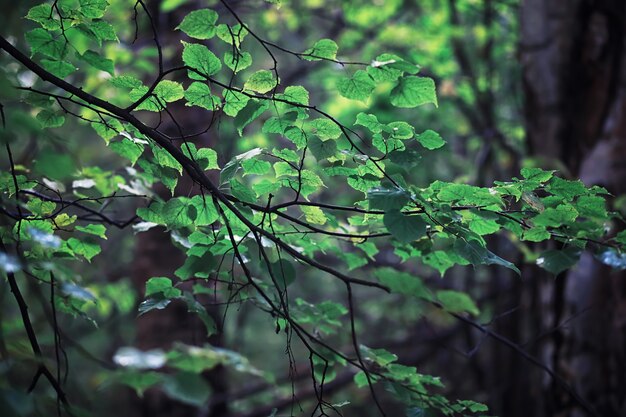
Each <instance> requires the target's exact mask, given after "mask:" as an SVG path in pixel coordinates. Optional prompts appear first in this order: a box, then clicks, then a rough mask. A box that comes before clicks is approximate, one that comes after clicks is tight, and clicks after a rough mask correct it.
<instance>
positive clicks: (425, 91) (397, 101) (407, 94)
mask: <svg viewBox="0 0 626 417" xmlns="http://www.w3.org/2000/svg"><path fill="white" fill-rule="evenodd" d="M390 98H391V104H393V105H394V106H396V107H403V108H411V107H417V106H421V105H423V104H426V103H433V104H434V105H435V106H437V105H438V103H437V95H436V93H435V82H434V81H433V80H432V78H428V77H415V76H407V77H402V78H400V80H399V81H398V83H397V84H396V86H395V87H394V88H393V90H391V96H390Z"/></svg>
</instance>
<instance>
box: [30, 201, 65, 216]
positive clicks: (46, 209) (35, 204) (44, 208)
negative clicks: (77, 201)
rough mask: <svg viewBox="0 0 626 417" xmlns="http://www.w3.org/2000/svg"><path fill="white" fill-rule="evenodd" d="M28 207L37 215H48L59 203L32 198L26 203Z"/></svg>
mask: <svg viewBox="0 0 626 417" xmlns="http://www.w3.org/2000/svg"><path fill="white" fill-rule="evenodd" d="M26 207H28V210H30V211H31V212H32V213H33V214H35V215H37V216H47V215H48V214H50V213H52V212H53V211H54V210H55V209H56V207H57V205H56V203H54V202H52V201H44V200H40V199H38V198H32V199H31V200H29V201H28V203H26Z"/></svg>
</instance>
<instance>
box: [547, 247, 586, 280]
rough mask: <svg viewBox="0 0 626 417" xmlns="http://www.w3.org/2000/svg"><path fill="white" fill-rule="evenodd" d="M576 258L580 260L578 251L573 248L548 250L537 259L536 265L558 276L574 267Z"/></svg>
mask: <svg viewBox="0 0 626 417" xmlns="http://www.w3.org/2000/svg"><path fill="white" fill-rule="evenodd" d="M578 258H580V250H579V249H578V248H575V247H569V248H565V249H563V250H548V251H545V252H543V253H542V254H541V255H540V256H539V258H537V265H538V266H540V267H541V268H543V269H545V270H546V271H548V272H550V273H552V274H554V275H558V274H560V273H561V272H563V271H565V270H566V269H569V268H571V267H573V266H574V265H576V263H577V262H578Z"/></svg>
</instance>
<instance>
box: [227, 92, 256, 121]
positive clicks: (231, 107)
mask: <svg viewBox="0 0 626 417" xmlns="http://www.w3.org/2000/svg"><path fill="white" fill-rule="evenodd" d="M222 95H223V96H224V109H223V110H224V113H226V114H227V115H229V116H231V117H235V116H237V114H238V113H239V112H240V111H241V110H242V109H244V108H245V107H246V105H247V104H248V101H249V100H250V98H249V97H248V96H247V95H245V94H243V93H240V92H238V91H232V90H227V89H225V90H224V92H223V94H222Z"/></svg>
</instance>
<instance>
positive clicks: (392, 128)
mask: <svg viewBox="0 0 626 417" xmlns="http://www.w3.org/2000/svg"><path fill="white" fill-rule="evenodd" d="M385 131H387V132H389V133H390V134H391V137H392V138H394V139H411V138H412V137H413V136H414V135H415V129H414V128H413V126H411V125H410V124H408V123H407V122H391V123H389V124H388V125H387V126H386V128H385Z"/></svg>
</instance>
